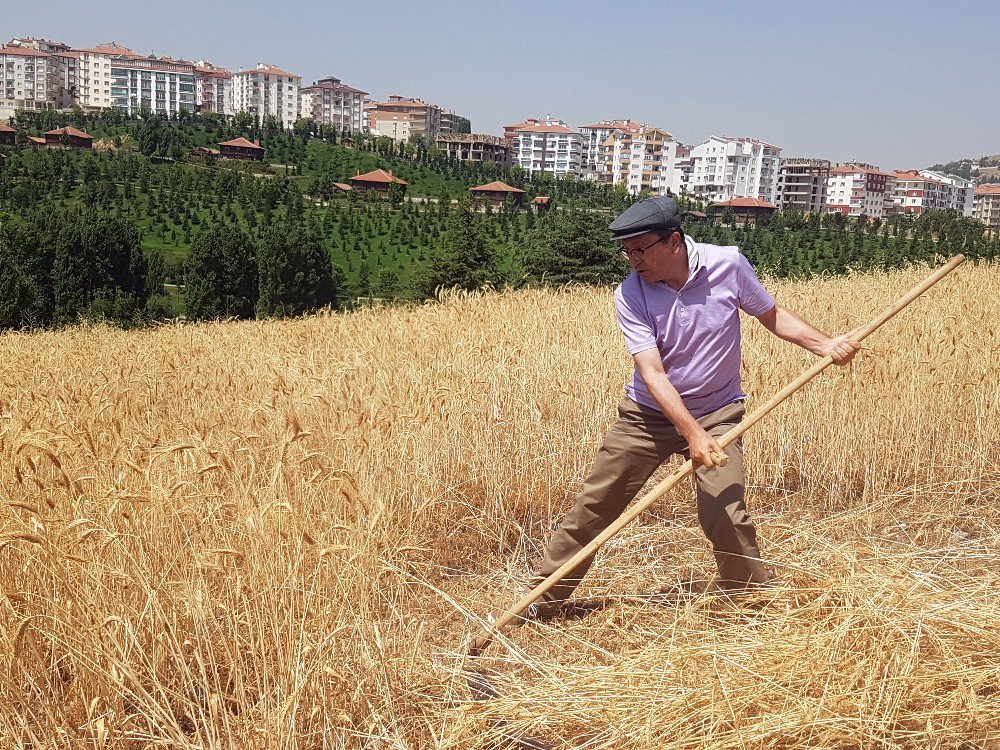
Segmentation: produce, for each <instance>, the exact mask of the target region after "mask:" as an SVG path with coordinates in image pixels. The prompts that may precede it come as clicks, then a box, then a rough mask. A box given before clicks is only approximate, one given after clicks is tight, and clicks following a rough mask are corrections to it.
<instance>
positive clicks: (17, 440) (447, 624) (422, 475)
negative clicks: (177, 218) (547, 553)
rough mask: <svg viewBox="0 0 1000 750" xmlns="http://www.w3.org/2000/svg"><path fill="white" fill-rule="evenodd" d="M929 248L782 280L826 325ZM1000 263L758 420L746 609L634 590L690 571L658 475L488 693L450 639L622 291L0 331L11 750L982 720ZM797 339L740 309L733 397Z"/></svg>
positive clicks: (623, 738) (751, 742) (525, 544)
mask: <svg viewBox="0 0 1000 750" xmlns="http://www.w3.org/2000/svg"><path fill="white" fill-rule="evenodd" d="M925 273H926V270H925V269H919V270H914V271H908V272H900V273H893V274H889V275H885V276H858V277H854V278H840V279H828V280H817V281H810V282H802V283H775V284H774V285H773V288H774V289H775V292H776V295H777V297H778V299H779V301H780V302H782V303H784V304H787V305H789V306H790V307H792V308H794V309H797V310H800V311H801V312H803V313H804V314H805V315H806V316H807V317H808V318H810V319H811V320H813V321H814V322H815V323H816V324H817V325H818V326H820V327H822V328H825V329H827V330H830V331H835V330H843V329H847V328H848V327H853V326H854V325H857V324H859V323H862V322H865V321H867V320H868V319H869V318H870V317H872V316H873V315H874V314H875V313H877V312H878V311H880V310H881V309H882V308H883V307H885V306H886V305H887V304H889V303H890V302H891V301H892V300H893V299H894V298H895V297H896V296H897V295H898V294H900V293H902V292H903V291H905V290H906V289H908V288H909V287H910V286H911V285H913V284H914V283H916V282H917V281H918V280H919V279H921V278H922V277H923V276H924V275H925ZM998 289H1000V268H997V267H979V268H975V267H971V266H968V267H964V268H961V269H959V271H958V272H956V273H955V274H953V275H952V276H951V277H949V278H948V279H946V280H945V281H944V282H942V283H941V284H940V285H939V286H937V287H935V288H934V289H933V290H931V292H929V293H928V295H926V297H924V298H923V299H921V300H920V301H918V302H917V303H915V304H914V305H913V306H912V307H911V308H909V309H908V310H907V311H906V312H905V313H903V315H902V316H900V317H898V318H896V319H895V320H894V321H892V322H891V323H890V324H889V325H888V326H887V327H886V328H884V329H883V330H882V331H880V332H879V333H877V334H876V335H875V336H873V337H872V338H871V339H870V340H869V342H868V347H867V349H866V351H865V352H864V353H863V355H862V356H861V357H860V359H859V361H857V362H856V364H855V365H854V366H852V367H851V368H850V369H846V370H836V371H829V372H827V373H826V374H824V375H823V376H821V377H820V378H819V379H818V380H817V381H815V382H814V383H813V384H811V385H810V386H808V388H807V389H806V390H805V391H804V392H802V393H800V394H798V395H797V396H795V397H793V398H792V399H791V400H790V402H788V403H787V404H785V405H784V406H782V407H781V408H780V409H779V410H778V411H777V412H776V413H774V414H772V415H771V416H770V417H769V418H768V419H767V421H765V422H764V423H763V424H762V425H761V426H759V427H757V428H755V429H754V430H753V431H752V432H751V433H750V434H749V435H748V436H747V440H746V451H747V456H748V465H749V471H750V477H749V479H750V494H749V502H750V505H751V510H752V512H753V513H754V515H755V517H756V518H757V519H758V521H759V525H760V532H761V537H762V542H763V549H764V553H765V555H766V556H767V558H768V559H769V560H770V561H771V562H772V563H773V565H774V566H775V569H776V570H777V571H778V572H779V573H780V575H781V580H782V584H781V586H780V588H779V589H778V590H777V591H775V592H774V593H773V594H772V595H771V596H770V597H769V598H761V599H758V600H757V601H753V602H750V601H747V602H740V603H735V604H734V603H727V602H725V601H722V600H719V599H717V598H714V597H708V596H703V595H698V594H691V595H685V596H679V597H670V596H667V597H659V598H656V597H650V596H649V594H652V593H655V592H658V591H661V590H663V589H665V588H667V587H669V586H671V585H672V584H674V583H677V582H683V581H687V580H690V579H699V578H703V577H705V576H706V575H707V574H708V573H709V572H710V570H711V565H712V561H711V555H710V554H709V552H708V550H707V549H706V543H705V541H704V539H703V537H702V535H701V532H700V531H699V529H698V527H697V520H696V518H695V514H694V506H693V502H692V498H691V497H690V491H689V489H687V488H686V489H685V490H684V491H677V492H675V493H673V494H672V495H671V496H670V497H668V498H666V499H665V500H664V501H663V502H661V503H659V504H658V505H657V506H656V508H655V510H654V511H653V512H652V513H650V514H649V515H648V516H647V517H645V518H644V519H642V520H641V521H640V522H639V523H637V524H636V525H635V526H633V527H630V528H629V529H626V530H625V531H624V532H623V534H622V535H621V537H619V538H616V539H614V540H612V542H611V543H609V545H608V546H607V547H606V548H605V550H604V551H603V552H602V554H601V556H600V559H599V561H598V563H597V564H596V565H595V567H594V569H593V573H592V575H591V577H589V578H588V579H587V582H586V584H585V586H584V587H583V589H582V590H581V592H580V593H581V595H585V596H589V597H604V601H605V605H606V606H603V607H601V608H598V609H596V610H595V611H592V612H590V613H589V614H586V615H585V616H582V617H577V618H574V619H568V620H565V621H562V622H556V623H552V624H548V625H545V626H529V627H525V628H522V629H520V630H518V631H516V633H515V634H514V635H513V637H512V638H511V639H510V640H506V641H504V642H501V643H497V644H494V646H493V647H492V648H491V650H490V652H489V653H488V656H487V657H484V658H483V659H482V660H481V661H480V662H479V663H478V664H477V666H478V667H480V668H483V669H489V670H492V671H493V673H494V674H495V675H496V676H495V677H494V686H495V687H496V689H497V690H498V691H499V692H500V693H501V696H500V697H499V698H497V699H496V700H493V701H489V702H474V701H472V700H471V698H470V695H469V692H468V689H467V687H466V685H465V683H464V681H463V680H462V678H461V675H459V674H457V672H456V665H457V663H458V661H459V656H460V653H461V649H462V646H463V642H464V639H465V638H466V636H467V635H468V634H469V633H470V632H471V631H472V629H473V628H474V625H475V621H476V619H477V618H479V617H481V616H484V615H485V614H486V613H488V612H490V611H498V610H499V609H501V608H503V607H505V606H506V605H509V604H510V603H511V602H512V601H513V598H514V596H515V594H516V592H517V589H518V587H519V586H520V584H521V582H522V580H523V579H524V577H525V576H526V575H527V573H528V571H529V569H530V567H531V565H532V563H533V561H534V560H535V559H536V558H537V555H538V553H539V550H540V545H541V544H542V543H543V541H544V538H545V535H546V533H547V532H548V531H549V530H550V529H551V526H552V524H553V523H554V522H555V521H556V520H557V519H558V517H559V515H560V513H561V512H562V511H563V510H564V509H565V508H566V507H567V505H568V504H569V503H570V502H571V500H572V495H573V493H574V492H575V490H576V489H577V488H578V487H579V485H580V482H581V480H582V478H583V476H584V473H585V472H586V470H587V468H588V467H589V464H590V462H591V460H592V457H593V454H594V451H595V449H596V446H597V445H598V444H599V441H600V439H601V437H602V435H603V432H604V430H605V429H606V427H607V426H608V424H609V421H610V420H611V419H612V417H613V414H614V407H615V405H616V403H617V401H618V399H619V397H620V394H621V388H622V383H623V381H624V378H625V375H626V373H627V371H628V368H629V362H628V359H627V357H626V355H625V353H624V351H623V347H622V344H621V341H620V338H619V334H618V333H617V331H616V327H615V323H614V320H613V317H612V315H611V309H610V293H609V292H608V291H606V290H601V291H594V290H586V289H567V290H560V291H529V292H518V293H512V294H506V295H486V296H472V297H455V298H452V299H450V300H448V301H446V302H445V303H444V304H441V305H428V306H425V307H419V308H413V309H402V310H398V309H397V310H372V311H364V312H359V313H355V314H350V315H334V316H321V317H315V318H311V319H306V320H301V321H293V322H261V323H243V324H217V325H197V326H176V327H174V326H171V327H165V328H162V329H158V330H155V331H143V332H121V331H116V330H110V329H75V330H69V331H62V332H55V333H43V334H37V335H31V336H28V335H7V336H4V337H0V493H2V494H0V593H2V596H0V737H2V738H3V741H2V745H3V746H4V747H13V746H15V745H16V746H18V747H22V746H27V744H17V743H29V742H30V743H33V744H31V747H33V748H42V747H74V748H75V747H81V748H82V747H87V748H101V749H108V750H111V749H114V748H145V747H150V748H153V747H175V748H341V747H343V748H348V747H349V748H361V747H370V748H432V747H436V748H485V747H494V746H496V744H495V740H497V738H498V737H499V736H500V735H501V734H503V733H511V732H515V733H516V732H526V733H528V734H530V735H533V736H535V737H539V738H542V739H544V740H546V741H547V742H549V743H551V744H552V745H553V746H555V747H584V748H590V749H596V748H667V747H676V748H696V747H697V748H700V747H704V748H740V749H743V748H807V747H837V748H956V749H957V748H965V749H966V750H971V749H972V748H997V747H1000V687H998V685H1000V656H998V655H1000V598H998V595H997V590H998V583H1000V581H998V578H1000V576H998V564H997V554H998V552H1000V522H998V520H997V511H996V508H997V503H998V502H1000V468H998V466H1000V463H998V448H997V439H998V429H1000V427H998V426H1000V407H998V405H997V401H998V396H1000V386H998V380H1000V378H998V373H1000V304H998V302H1000V297H998V292H997V290H998ZM809 361H810V356H809V355H808V354H805V353H804V352H801V351H797V350H795V349H794V348H792V347H790V346H789V345H787V344H784V343H782V342H779V341H777V340H775V339H773V338H772V337H770V336H769V335H768V334H767V333H766V332H765V331H764V330H763V329H762V328H760V327H759V326H758V325H757V324H756V323H754V322H753V321H749V322H748V324H747V326H746V345H745V369H746V373H745V383H746V387H747V390H748V392H749V394H750V397H751V400H752V401H756V402H757V403H760V402H761V401H763V399H764V398H765V397H767V396H768V395H770V394H771V393H773V392H774V391H776V390H777V389H778V388H779V387H780V386H781V385H783V384H784V383H786V382H788V381H790V380H791V379H793V378H794V377H795V376H796V375H797V374H798V373H799V372H800V371H801V370H803V369H804V368H805V367H806V366H807V364H808V363H809ZM498 719H499V720H502V721H500V722H498V721H497V720H498Z"/></svg>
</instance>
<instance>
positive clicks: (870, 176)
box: [826, 162, 895, 219]
mask: <svg viewBox="0 0 1000 750" xmlns="http://www.w3.org/2000/svg"><path fill="white" fill-rule="evenodd" d="M894 185H895V180H894V179H893V176H892V175H891V174H888V173H886V172H882V171H880V170H879V169H877V168H876V167H874V166H872V165H871V164H864V163H861V162H848V163H846V164H839V165H837V166H836V167H834V168H833V169H831V170H830V176H829V177H828V178H827V181H826V211H827V212H828V213H839V214H842V215H844V216H867V217H869V218H872V219H880V218H882V217H884V216H885V215H886V214H887V213H892V212H893V208H894V204H893V191H894Z"/></svg>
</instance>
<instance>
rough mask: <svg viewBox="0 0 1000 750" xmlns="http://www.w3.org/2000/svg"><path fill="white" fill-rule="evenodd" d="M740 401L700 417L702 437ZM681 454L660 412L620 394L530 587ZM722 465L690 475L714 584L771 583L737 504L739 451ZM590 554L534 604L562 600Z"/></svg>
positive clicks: (733, 448)
mask: <svg viewBox="0 0 1000 750" xmlns="http://www.w3.org/2000/svg"><path fill="white" fill-rule="evenodd" d="M744 412H745V409H744V407H743V404H742V402H737V403H732V404H729V405H727V406H724V407H722V408H721V409H719V410H718V411H714V412H712V413H711V414H706V415H705V416H703V417H701V418H700V419H699V420H698V421H699V422H700V423H701V425H702V426H703V427H704V428H705V430H706V432H708V433H709V434H710V435H712V436H714V437H721V436H722V435H724V434H725V433H726V432H728V431H729V430H730V429H731V428H732V427H733V426H734V425H735V424H737V423H738V422H739V421H740V420H741V419H742V418H743V414H744ZM674 454H680V455H683V456H685V457H686V455H687V441H686V440H685V439H684V438H683V437H682V436H681V435H680V434H679V433H678V432H677V429H676V428H675V427H674V426H673V424H672V423H671V422H670V420H668V419H667V418H666V417H665V416H664V415H663V414H662V412H660V411H659V410H654V409H649V408H647V407H645V406H642V405H641V404H638V403H636V402H635V401H633V400H632V399H630V398H628V397H625V398H624V399H622V402H621V403H620V404H619V405H618V420H617V421H616V422H615V424H614V426H613V427H612V428H611V429H610V430H609V431H608V434H607V435H606V436H605V438H604V444H603V445H602V446H601V448H600V450H599V451H598V453H597V458H596V460H595V461H594V467H593V469H592V470H591V472H590V476H589V477H587V480H586V481H585V482H584V485H583V491H582V492H581V493H580V495H579V496H578V497H577V500H576V504H575V505H574V506H573V508H572V509H571V510H570V511H569V513H567V514H566V517H565V518H563V520H562V523H560V525H559V527H558V528H557V529H556V531H555V533H554V534H553V536H552V539H551V540H550V541H549V544H548V547H547V548H546V550H545V557H544V559H543V560H542V564H541V567H540V568H539V570H538V573H537V575H536V578H535V580H534V583H533V584H532V585H535V584H537V583H538V582H540V581H541V580H543V579H544V578H547V577H548V576H549V575H551V574H552V573H554V572H555V571H556V570H558V569H559V568H560V567H561V566H562V565H563V564H565V563H566V562H568V561H569V560H570V559H571V558H572V557H573V555H575V554H576V553H577V552H579V551H580V550H581V549H583V548H584V547H585V546H586V545H587V544H588V543H589V542H590V541H591V540H593V539H594V537H596V536H597V535H598V534H600V533H601V532H602V531H603V530H604V529H605V528H607V526H608V525H610V524H611V522H612V521H614V520H615V519H616V518H618V516H620V515H621V514H622V513H623V512H624V510H625V508H626V507H627V506H628V504H629V503H630V502H631V501H632V500H633V498H635V496H636V495H637V494H638V493H639V490H641V489H642V487H643V485H644V484H645V483H646V481H647V480H648V479H649V478H650V477H651V476H652V475H653V472H654V471H656V469H657V467H659V465H660V464H661V463H663V462H664V461H665V460H666V459H667V458H669V457H670V456H671V455H674ZM726 454H727V455H728V456H729V463H728V464H726V466H724V467H716V468H714V469H706V468H705V467H701V468H699V469H698V470H697V471H696V472H695V484H696V487H697V499H698V521H699V522H700V523H701V528H702V529H703V530H704V532H705V535H706V536H707V537H708V539H709V540H710V541H711V542H712V546H713V547H714V552H715V560H716V564H717V565H718V567H719V584H720V585H721V586H723V587H730V588H735V587H739V586H743V585H745V584H747V583H765V582H767V581H768V580H769V579H770V577H771V576H770V574H769V573H768V570H767V567H766V566H765V565H764V563H763V562H762V561H761V560H760V551H759V549H758V548H757V534H756V531H755V530H754V525H753V521H752V520H751V519H750V516H749V515H748V514H747V509H746V503H745V502H744V499H743V498H744V472H743V446H742V444H741V442H740V441H737V442H736V443H733V444H732V445H730V446H729V447H728V448H727V449H726ZM591 562H593V557H591V558H590V559H588V560H585V561H584V562H582V563H580V565H578V566H577V567H576V568H575V569H574V570H573V571H572V572H571V573H570V574H569V575H567V576H566V577H565V578H563V580H562V581H561V582H559V583H558V584H556V585H555V586H554V587H553V588H552V589H550V590H549V591H548V592H547V593H546V594H545V596H544V597H543V598H542V600H541V601H543V602H559V601H563V600H565V599H568V598H569V596H570V595H571V594H572V593H573V590H574V589H575V588H576V587H577V586H578V585H579V584H580V581H581V580H582V579H583V576H584V575H586V573H587V570H588V569H589V568H590V564H591Z"/></svg>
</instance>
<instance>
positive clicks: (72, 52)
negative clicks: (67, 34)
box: [52, 49, 82, 60]
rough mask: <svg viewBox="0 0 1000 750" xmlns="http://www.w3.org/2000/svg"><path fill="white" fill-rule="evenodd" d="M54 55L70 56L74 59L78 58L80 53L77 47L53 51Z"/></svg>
mask: <svg viewBox="0 0 1000 750" xmlns="http://www.w3.org/2000/svg"><path fill="white" fill-rule="evenodd" d="M52 54H53V55H54V56H56V57H72V58H73V59H74V60H79V59H80V55H81V54H82V53H81V52H80V50H78V49H71V50H67V51H66V52H53V53H52Z"/></svg>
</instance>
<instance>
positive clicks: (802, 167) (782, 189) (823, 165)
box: [774, 158, 830, 213]
mask: <svg viewBox="0 0 1000 750" xmlns="http://www.w3.org/2000/svg"><path fill="white" fill-rule="evenodd" d="M829 176H830V162H829V161H827V160H826V159H797V158H796V159H780V160H779V161H778V183H777V188H776V190H775V200H774V204H775V205H776V206H777V207H778V208H782V209H785V208H795V209H798V210H799V211H805V212H811V213H819V212H821V211H822V210H823V206H825V205H826V181H827V178H829Z"/></svg>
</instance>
